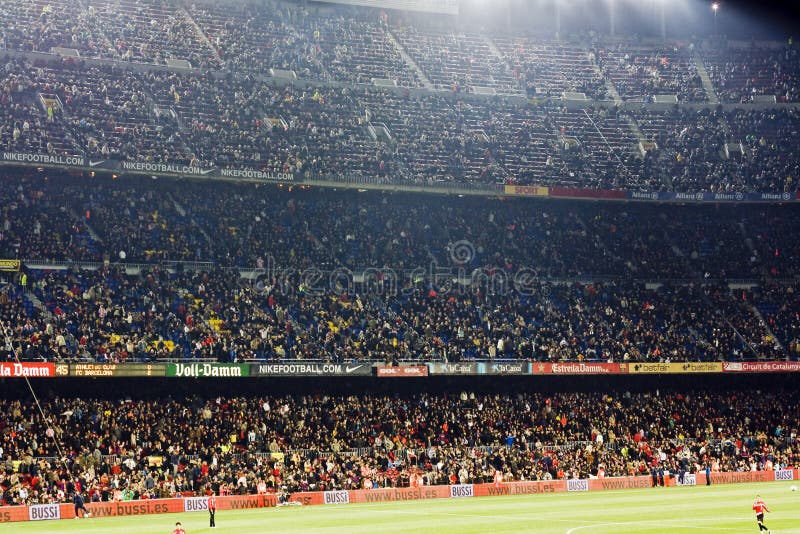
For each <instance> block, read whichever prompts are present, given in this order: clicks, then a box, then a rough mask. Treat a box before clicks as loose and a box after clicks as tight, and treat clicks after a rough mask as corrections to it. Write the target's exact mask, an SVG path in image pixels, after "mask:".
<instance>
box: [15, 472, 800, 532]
mask: <svg viewBox="0 0 800 534" xmlns="http://www.w3.org/2000/svg"><path fill="white" fill-rule="evenodd" d="M692 476H693V477H695V478H694V479H693V482H692V485H694V484H697V485H698V486H701V485H705V483H706V476H705V473H703V472H701V473H697V474H695V475H692ZM775 480H781V481H786V480H798V470H797V469H785V470H780V471H747V472H744V473H735V472H726V473H712V474H711V483H712V484H743V483H749V482H771V481H775ZM666 483H667V485H668V486H675V485H676V480H675V478H673V477H670V478H668V479H667V480H666ZM651 485H652V479H651V478H650V477H649V476H639V477H608V478H595V479H589V480H587V479H574V480H540V481H529V482H503V483H500V484H465V485H456V486H422V487H419V488H386V489H376V490H354V491H350V492H348V493H349V499H348V498H345V496H344V495H338V494H344V493H345V492H344V491H336V492H322V491H316V492H306V493H294V494H292V497H291V500H292V501H296V502H299V503H302V504H303V505H306V506H310V505H319V504H324V503H326V500H325V494H326V493H328V494H337V496H336V499H334V500H330V499H329V500H328V501H327V504H344V503H346V502H351V503H365V502H398V501H415V500H421V499H449V498H454V497H457V498H462V497H473V496H474V497H499V496H504V495H534V494H540V493H563V492H566V491H604V490H624V489H634V488H649V487H650V486H651ZM193 499H194V500H197V501H198V502H200V499H199V498H193ZM185 500H186V499H153V500H141V501H123V502H101V503H87V504H86V507H87V508H88V509H89V511H90V512H91V514H92V517H117V516H128V515H148V514H166V513H179V512H184V510H185V509H186V508H190V509H192V510H196V511H203V510H202V509H201V508H202V507H196V506H186V503H185ZM59 506H60V510H56V512H59V511H60V518H61V519H73V518H74V517H75V511H74V507H73V505H72V504H61V505H59ZM275 506H277V498H276V496H275V495H274V494H268V495H241V496H238V495H237V496H224V497H217V509H219V510H245V509H257V508H274V507H275ZM32 508H35V509H36V510H37V512H36V513H32V512H31V509H32ZM50 508H51V507H50V506H48V505H44V506H42V505H39V506H36V507H29V506H0V524H2V523H12V522H18V521H29V520H31V518H32V517H34V518H35V519H40V520H41V519H52V520H57V517H58V516H59V514H58V513H52V511H51V510H50ZM44 509H47V514H44V513H40V512H39V511H40V510H44ZM45 515H47V517H45Z"/></svg>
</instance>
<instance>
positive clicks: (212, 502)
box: [208, 493, 217, 528]
mask: <svg viewBox="0 0 800 534" xmlns="http://www.w3.org/2000/svg"><path fill="white" fill-rule="evenodd" d="M216 512H217V498H216V497H214V494H213V493H212V494H211V495H209V496H208V516H209V518H208V520H209V524H208V526H210V527H211V528H217V525H216V524H215V523H214V514H215V513H216Z"/></svg>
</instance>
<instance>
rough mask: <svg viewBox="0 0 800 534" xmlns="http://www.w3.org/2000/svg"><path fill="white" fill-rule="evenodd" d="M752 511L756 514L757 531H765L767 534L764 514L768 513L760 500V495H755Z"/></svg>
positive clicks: (765, 505) (767, 509)
mask: <svg viewBox="0 0 800 534" xmlns="http://www.w3.org/2000/svg"><path fill="white" fill-rule="evenodd" d="M753 510H755V512H756V521H758V531H759V532H762V531H766V532H767V534H769V529H768V528H767V526H766V525H765V524H764V512H769V508H767V504H766V503H765V502H764V501H762V500H761V495H756V502H754V503H753Z"/></svg>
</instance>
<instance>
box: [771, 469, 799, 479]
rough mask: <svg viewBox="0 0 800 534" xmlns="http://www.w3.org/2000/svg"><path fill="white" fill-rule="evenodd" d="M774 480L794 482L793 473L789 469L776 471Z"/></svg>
mask: <svg viewBox="0 0 800 534" xmlns="http://www.w3.org/2000/svg"><path fill="white" fill-rule="evenodd" d="M775 480H794V471H793V470H791V469H776V470H775Z"/></svg>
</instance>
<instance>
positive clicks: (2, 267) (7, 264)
mask: <svg viewBox="0 0 800 534" xmlns="http://www.w3.org/2000/svg"><path fill="white" fill-rule="evenodd" d="M21 266H22V262H20V260H0V271H7V272H10V271H14V272H16V271H19V268H20V267H21Z"/></svg>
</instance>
